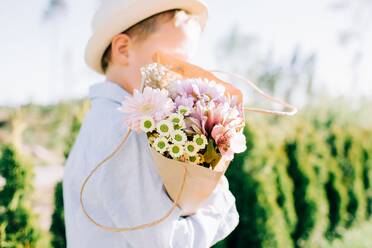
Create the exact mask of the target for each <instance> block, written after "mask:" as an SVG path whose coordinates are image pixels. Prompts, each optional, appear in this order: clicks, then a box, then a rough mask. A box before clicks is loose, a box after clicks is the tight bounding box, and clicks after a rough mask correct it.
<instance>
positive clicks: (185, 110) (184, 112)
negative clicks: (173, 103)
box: [178, 105, 191, 116]
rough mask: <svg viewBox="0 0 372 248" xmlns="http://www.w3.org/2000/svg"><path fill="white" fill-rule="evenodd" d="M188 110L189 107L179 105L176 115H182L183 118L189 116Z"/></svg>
mask: <svg viewBox="0 0 372 248" xmlns="http://www.w3.org/2000/svg"><path fill="white" fill-rule="evenodd" d="M190 112H191V111H190V108H189V107H186V106H183V105H180V106H179V107H178V113H179V114H181V115H183V116H186V115H189V114H190Z"/></svg>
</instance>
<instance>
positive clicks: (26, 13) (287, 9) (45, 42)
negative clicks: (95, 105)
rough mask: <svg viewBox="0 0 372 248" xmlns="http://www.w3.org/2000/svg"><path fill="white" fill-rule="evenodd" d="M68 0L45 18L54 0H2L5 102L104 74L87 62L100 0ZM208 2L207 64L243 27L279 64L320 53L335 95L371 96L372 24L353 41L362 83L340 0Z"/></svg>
mask: <svg viewBox="0 0 372 248" xmlns="http://www.w3.org/2000/svg"><path fill="white" fill-rule="evenodd" d="M66 1H67V6H66V8H65V9H64V10H61V11H59V12H57V13H56V14H55V15H54V16H53V17H52V18H50V19H45V18H43V16H44V15H43V13H44V12H45V9H46V7H47V6H48V0H33V1H29V0H18V1H14V0H2V1H0V30H1V32H0V42H1V43H0V44H1V45H0V56H1V58H3V59H2V60H0V73H1V77H0V105H2V106H3V105H12V106H13V105H20V104H26V103H29V102H33V103H40V104H49V103H55V102H58V101H60V100H64V99H71V98H79V97H85V96H86V95H87V93H88V88H89V86H90V85H92V84H94V83H97V82H100V81H102V80H103V77H102V76H100V75H98V74H96V73H95V72H93V71H92V70H91V69H89V68H88V67H87V66H86V65H85V63H84V60H83V54H84V46H85V43H86V41H87V39H88V38H89V35H90V21H91V17H92V15H93V13H94V10H95V8H96V7H97V3H98V0H90V1H89V0H79V1H72V0H66ZM205 2H206V3H207V4H208V6H209V20H208V24H207V26H206V29H205V32H204V34H203V36H202V39H201V43H200V46H199V50H198V53H197V57H196V58H195V62H196V63H198V64H200V65H201V66H202V67H204V68H207V69H208V68H211V69H212V68H213V69H223V68H219V63H218V61H216V60H215V56H214V53H215V52H216V46H217V44H218V42H219V41H220V40H221V39H222V38H224V37H226V35H228V34H229V32H230V31H231V28H232V27H233V26H234V25H236V26H237V27H238V28H239V30H240V32H242V33H244V34H248V35H254V36H256V37H258V39H259V49H260V50H261V51H262V53H265V51H268V50H270V49H271V50H273V51H274V55H275V56H274V58H275V60H277V61H278V62H281V61H288V59H289V58H290V56H291V54H292V52H293V50H294V48H295V47H300V48H301V51H302V52H303V53H304V54H311V53H316V54H317V57H318V59H317V67H316V78H317V82H316V84H317V87H318V88H321V89H323V90H324V91H328V92H329V93H330V94H331V95H332V96H340V95H346V96H362V95H365V96H368V97H370V96H371V94H372V83H371V81H372V70H371V64H372V46H369V45H368V44H372V32H371V29H368V28H370V27H367V29H366V30H362V31H361V33H362V36H363V42H360V43H356V45H354V46H355V47H356V48H359V49H360V50H361V51H362V54H363V60H362V61H361V62H360V64H359V67H358V68H357V72H358V73H357V75H358V78H357V79H358V80H357V81H356V78H355V75H356V74H355V73H353V66H352V63H351V62H352V55H353V54H355V51H354V50H355V47H354V50H352V49H351V48H353V47H345V46H341V45H340V44H339V42H338V40H339V34H340V32H341V31H342V30H344V29H345V28H347V27H349V26H350V25H352V22H351V18H350V17H351V16H352V15H351V14H349V13H347V12H337V11H333V10H332V9H331V7H330V6H331V5H332V4H334V3H336V2H337V1H336V0H313V1H305V0H281V1H277V0H229V1H226V0H205ZM370 13H372V12H370ZM367 16H368V17H369V18H370V19H372V15H371V14H369V15H367ZM367 21H369V22H371V21H372V20H367ZM251 59H252V58H251ZM253 59H254V58H253Z"/></svg>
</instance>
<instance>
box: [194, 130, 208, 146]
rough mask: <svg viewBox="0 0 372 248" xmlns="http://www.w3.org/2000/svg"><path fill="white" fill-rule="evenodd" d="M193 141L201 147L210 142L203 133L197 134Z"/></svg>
mask: <svg viewBox="0 0 372 248" xmlns="http://www.w3.org/2000/svg"><path fill="white" fill-rule="evenodd" d="M193 141H194V142H195V144H196V146H197V147H198V148H199V149H204V147H205V146H206V145H207V144H208V140H207V137H205V135H203V134H197V135H195V136H194V138H193Z"/></svg>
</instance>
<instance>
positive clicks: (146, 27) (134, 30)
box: [101, 9, 191, 72]
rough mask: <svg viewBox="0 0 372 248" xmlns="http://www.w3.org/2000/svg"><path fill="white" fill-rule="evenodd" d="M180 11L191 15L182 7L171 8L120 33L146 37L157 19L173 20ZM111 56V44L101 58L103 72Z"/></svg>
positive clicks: (151, 31) (141, 37)
mask: <svg viewBox="0 0 372 248" xmlns="http://www.w3.org/2000/svg"><path fill="white" fill-rule="evenodd" d="M180 11H184V12H185V13H186V15H188V16H191V14H189V13H188V12H187V11H185V10H183V9H171V10H167V11H163V12H160V13H158V14H155V15H152V16H150V17H148V18H146V19H144V20H142V21H140V22H138V23H136V24H135V25H133V26H131V27H130V28H128V29H127V30H125V31H123V32H121V33H122V34H127V35H129V36H130V37H132V38H135V39H136V40H138V41H142V40H144V39H146V37H147V36H148V35H150V34H151V33H153V32H154V31H156V29H157V25H158V23H159V20H164V19H165V22H167V21H170V20H173V18H174V17H175V16H176V14H177V13H178V12H180ZM110 58H111V44H110V45H109V46H108V47H107V48H106V50H105V52H104V53H103V56H102V58H101V67H102V70H103V71H104V72H106V70H107V68H108V66H109V62H110Z"/></svg>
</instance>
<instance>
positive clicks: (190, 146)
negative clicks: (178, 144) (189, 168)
mask: <svg viewBox="0 0 372 248" xmlns="http://www.w3.org/2000/svg"><path fill="white" fill-rule="evenodd" d="M198 151H199V148H198V146H197V145H196V144H195V142H193V141H187V142H186V144H185V152H186V153H187V154H188V155H189V156H191V157H193V156H195V155H196V154H197V152H198Z"/></svg>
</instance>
